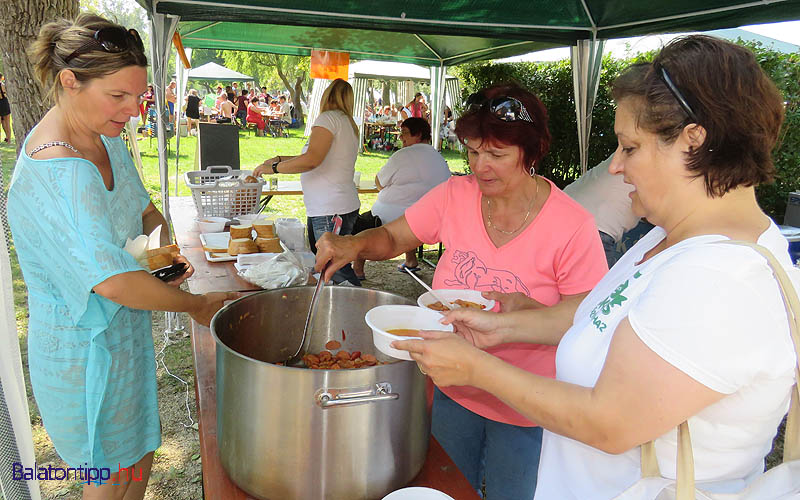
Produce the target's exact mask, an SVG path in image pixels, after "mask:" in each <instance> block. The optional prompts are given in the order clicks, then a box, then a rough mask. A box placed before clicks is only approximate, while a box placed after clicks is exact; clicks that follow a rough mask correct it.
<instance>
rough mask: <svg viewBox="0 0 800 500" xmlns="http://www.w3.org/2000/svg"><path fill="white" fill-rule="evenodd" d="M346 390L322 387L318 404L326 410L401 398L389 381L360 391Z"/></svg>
mask: <svg viewBox="0 0 800 500" xmlns="http://www.w3.org/2000/svg"><path fill="white" fill-rule="evenodd" d="M345 391H346V389H328V390H326V389H320V390H319V391H317V394H316V396H315V399H316V402H317V406H319V407H320V408H322V409H323V410H325V409H328V408H336V407H339V406H352V405H358V404H364V403H376V402H378V401H390V400H393V399H399V398H400V394H397V393H396V392H392V385H391V384H390V383H388V382H379V383H377V384H375V386H374V387H372V388H367V389H364V390H360V391H351V392H345Z"/></svg>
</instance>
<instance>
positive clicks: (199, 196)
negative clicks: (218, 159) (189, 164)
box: [184, 165, 264, 218]
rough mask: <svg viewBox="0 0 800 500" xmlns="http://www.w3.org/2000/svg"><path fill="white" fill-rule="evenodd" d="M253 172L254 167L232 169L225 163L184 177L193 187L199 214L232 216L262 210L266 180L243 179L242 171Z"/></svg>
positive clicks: (190, 186)
mask: <svg viewBox="0 0 800 500" xmlns="http://www.w3.org/2000/svg"><path fill="white" fill-rule="evenodd" d="M252 173H253V171H252V170H232V169H231V167H229V166H224V165H216V166H212V167H208V168H207V169H206V170H193V171H190V172H186V174H184V179H185V181H186V185H187V186H189V188H190V189H191V190H192V199H194V206H195V208H196V209H197V215H198V217H228V218H230V217H236V216H237V215H244V214H254V213H258V209H259V201H261V188H262V187H263V186H264V180H263V179H258V182H244V181H242V180H241V179H239V177H240V176H241V175H242V174H244V175H252Z"/></svg>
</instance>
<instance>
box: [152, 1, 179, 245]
mask: <svg viewBox="0 0 800 500" xmlns="http://www.w3.org/2000/svg"><path fill="white" fill-rule="evenodd" d="M179 20H180V18H179V17H177V16H166V15H164V14H158V13H156V12H153V11H151V12H150V44H151V51H152V52H151V53H152V57H153V86H154V87H155V91H156V92H155V94H156V95H155V107H156V117H157V127H158V129H157V130H158V173H159V178H160V179H161V211H162V212H163V213H164V218H166V220H167V230H168V231H169V234H170V238H171V237H172V218H171V216H170V213H169V171H168V166H167V121H168V120H169V113H168V111H167V109H166V105H167V102H166V99H165V96H164V93H165V89H166V87H167V70H168V68H167V66H168V65H169V54H170V47H171V44H172V35H173V34H174V33H175V28H177V26H178V21H179ZM176 106H177V103H176ZM176 113H177V110H176Z"/></svg>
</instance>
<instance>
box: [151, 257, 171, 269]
mask: <svg viewBox="0 0 800 500" xmlns="http://www.w3.org/2000/svg"><path fill="white" fill-rule="evenodd" d="M169 265H172V254H169V253H162V254H157V255H152V256H148V257H147V266H148V267H149V268H150V270H151V271H154V270H156V269H161V268H162V267H167V266H169Z"/></svg>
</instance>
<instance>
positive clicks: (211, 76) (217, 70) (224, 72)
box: [188, 62, 255, 82]
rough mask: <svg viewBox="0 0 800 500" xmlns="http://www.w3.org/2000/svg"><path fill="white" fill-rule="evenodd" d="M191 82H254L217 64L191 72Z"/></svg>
mask: <svg viewBox="0 0 800 500" xmlns="http://www.w3.org/2000/svg"><path fill="white" fill-rule="evenodd" d="M188 78H189V80H214V81H217V82H242V81H244V82H247V81H254V80H255V79H254V78H253V77H252V76H247V75H245V74H244V73H239V72H238V71H234V70H232V69H228V68H226V67H225V66H220V65H219V64H217V63H215V62H207V63H205V64H204V65H202V66H198V67H196V68H192V69H190V70H189V76H188Z"/></svg>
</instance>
